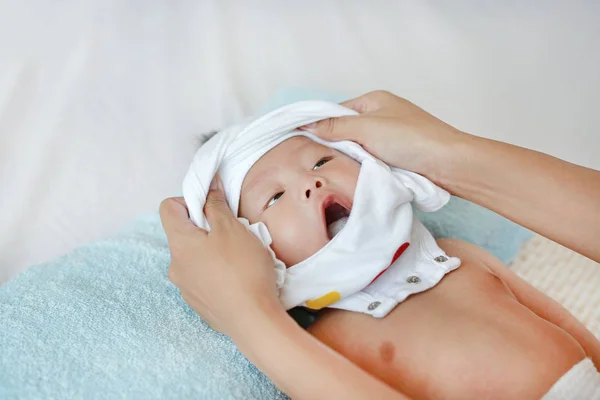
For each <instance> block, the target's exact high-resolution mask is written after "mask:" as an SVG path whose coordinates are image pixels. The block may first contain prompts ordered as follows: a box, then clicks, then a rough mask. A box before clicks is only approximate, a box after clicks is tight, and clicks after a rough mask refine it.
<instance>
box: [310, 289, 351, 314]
mask: <svg viewBox="0 0 600 400" xmlns="http://www.w3.org/2000/svg"><path fill="white" fill-rule="evenodd" d="M341 298H342V296H341V295H340V294H339V293H338V292H336V291H333V292H329V293H327V294H324V295H323V296H321V297H317V298H316V299H312V300H307V301H306V307H308V308H311V309H313V310H320V309H321V308H325V307H327V306H330V305H332V304H333V303H335V302H336V301H338V300H339V299H341Z"/></svg>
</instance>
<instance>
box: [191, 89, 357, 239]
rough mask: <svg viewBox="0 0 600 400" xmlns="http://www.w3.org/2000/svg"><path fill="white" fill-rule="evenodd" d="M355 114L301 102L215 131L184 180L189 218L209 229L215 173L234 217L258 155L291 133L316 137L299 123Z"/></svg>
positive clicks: (323, 103)
mask: <svg viewBox="0 0 600 400" xmlns="http://www.w3.org/2000/svg"><path fill="white" fill-rule="evenodd" d="M356 114H357V113H356V112H355V111H353V110H350V109H348V108H346V107H342V106H340V105H339V104H335V103H329V102H326V101H302V102H298V103H294V104H290V105H288V106H285V107H282V108H279V109H277V110H275V111H272V112H270V113H268V114H266V115H264V116H262V117H260V118H258V119H256V120H254V121H253V122H250V123H246V124H239V125H235V126H232V127H230V128H227V129H225V130H223V131H221V132H219V133H217V134H216V135H215V136H213V137H212V138H211V139H210V140H209V141H208V142H206V143H205V144H204V145H203V146H202V147H200V149H199V150H198V151H197V152H196V154H195V155H194V159H193V160H192V164H191V166H190V168H189V170H188V172H187V174H186V176H185V179H184V181H183V197H184V198H185V201H186V204H187V206H188V209H189V212H190V219H191V220H192V222H194V224H196V225H197V226H199V227H200V228H203V229H206V230H209V229H210V227H209V226H208V223H207V221H206V217H205V215H204V211H203V210H204V204H205V203H206V196H207V195H208V191H209V188H210V183H211V181H212V179H213V177H214V176H215V174H216V173H217V172H218V173H219V176H220V177H221V180H222V181H223V188H224V190H225V195H226V197H227V202H228V203H229V207H230V208H231V210H232V211H233V213H234V214H235V215H236V216H237V214H238V208H239V202H240V192H241V188H242V182H243V181H244V177H245V176H246V174H247V173H248V171H249V170H250V168H251V167H252V165H254V163H255V162H256V161H258V159H259V158H260V157H262V156H263V155H264V154H265V153H266V152H267V151H269V150H270V149H272V148H273V147H275V146H277V145H278V144H279V143H281V142H283V141H284V140H286V139H289V138H290V137H293V136H299V135H304V136H309V137H311V138H313V139H315V137H314V136H312V135H309V134H307V133H305V132H302V131H298V130H295V129H296V128H298V127H300V126H303V125H306V124H310V123H312V122H316V121H320V120H322V119H326V118H333V117H342V116H348V115H356ZM294 130H295V131H294ZM319 141H320V140H319Z"/></svg>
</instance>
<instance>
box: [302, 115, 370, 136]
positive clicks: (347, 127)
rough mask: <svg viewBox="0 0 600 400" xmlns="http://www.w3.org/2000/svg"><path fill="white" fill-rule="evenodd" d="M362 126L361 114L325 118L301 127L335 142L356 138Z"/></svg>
mask: <svg viewBox="0 0 600 400" xmlns="http://www.w3.org/2000/svg"><path fill="white" fill-rule="evenodd" d="M361 126H362V122H361V120H360V116H347V117H339V118H328V119H324V120H321V121H319V122H315V123H312V124H310V125H306V126H303V127H300V128H299V129H301V130H303V131H307V132H310V133H312V134H313V135H315V136H318V137H320V138H321V139H325V140H329V141H331V142H335V141H340V140H354V139H355V138H356V137H357V136H359V135H360V130H361Z"/></svg>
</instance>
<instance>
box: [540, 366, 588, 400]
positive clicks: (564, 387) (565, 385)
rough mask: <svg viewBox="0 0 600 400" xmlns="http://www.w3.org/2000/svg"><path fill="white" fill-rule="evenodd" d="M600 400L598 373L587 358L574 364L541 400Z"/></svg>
mask: <svg viewBox="0 0 600 400" xmlns="http://www.w3.org/2000/svg"><path fill="white" fill-rule="evenodd" d="M574 399H582V400H583V399H585V400H600V373H598V370H597V369H596V367H595V366H594V363H593V362H592V360H590V359H589V358H586V359H584V360H582V361H580V362H579V363H577V364H575V365H574V366H573V368H571V369H570V370H569V371H568V372H567V373H566V374H565V375H563V376H562V377H561V378H560V379H559V380H558V382H556V383H555V384H554V385H553V386H552V388H551V389H550V391H549V392H548V393H546V394H545V395H544V397H543V398H542V400H574Z"/></svg>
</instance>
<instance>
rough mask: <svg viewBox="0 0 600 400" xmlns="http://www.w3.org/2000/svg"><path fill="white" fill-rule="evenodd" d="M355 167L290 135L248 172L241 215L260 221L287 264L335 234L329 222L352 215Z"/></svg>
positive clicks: (345, 158)
mask: <svg viewBox="0 0 600 400" xmlns="http://www.w3.org/2000/svg"><path fill="white" fill-rule="evenodd" d="M359 171H360V164H359V163H358V162H357V161H355V160H354V159H352V158H351V157H348V156H347V155H345V154H343V153H340V152H339V151H336V150H334V149H331V148H329V147H326V146H323V145H321V144H319V143H317V142H315V141H313V140H311V139H310V138H307V137H304V136H295V137H292V138H290V139H287V140H285V141H284V142H282V143H280V144H279V145H277V146H275V147H274V148H272V149H271V150H269V152H267V153H266V154H265V155H264V156H262V157H261V158H260V159H259V160H258V161H257V162H256V163H255V164H254V165H253V166H252V168H251V169H250V170H249V171H248V174H247V175H246V177H245V178H244V182H243V184H242V191H241V198H240V207H239V216H240V217H243V218H246V219H248V220H249V221H250V223H256V222H263V223H264V224H265V225H266V226H267V228H268V229H269V233H270V234H271V238H272V240H273V243H272V244H271V248H272V249H273V251H274V252H275V254H276V256H277V258H278V259H280V260H281V261H283V262H284V263H285V265H286V266H287V267H291V266H292V265H295V264H298V263H300V262H302V261H304V260H305V259H307V258H308V257H310V256H312V255H313V254H315V253H316V252H317V251H319V250H320V249H321V248H322V247H323V246H325V245H326V244H327V243H328V242H329V241H330V240H331V238H332V236H333V235H334V234H335V230H336V229H335V227H334V226H332V225H331V224H332V223H334V222H335V221H338V220H340V219H341V218H344V217H347V216H348V215H349V214H350V210H351V209H352V202H353V199H354V191H355V189H356V184H357V181H358V175H359ZM334 225H335V224H334ZM328 227H329V229H328Z"/></svg>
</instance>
